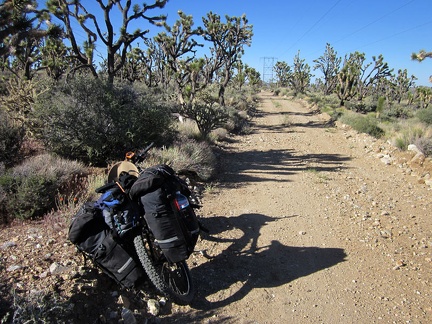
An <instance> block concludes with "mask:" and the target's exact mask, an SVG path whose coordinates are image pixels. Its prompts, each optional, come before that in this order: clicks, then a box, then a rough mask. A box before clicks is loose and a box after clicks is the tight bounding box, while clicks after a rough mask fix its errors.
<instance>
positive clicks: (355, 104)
mask: <svg viewBox="0 0 432 324" xmlns="http://www.w3.org/2000/svg"><path fill="white" fill-rule="evenodd" d="M344 105H345V108H347V109H349V110H352V111H355V112H358V113H362V114H365V113H368V112H372V111H375V110H376V107H377V102H376V100H372V99H371V98H370V97H367V98H365V99H363V100H362V101H357V100H353V101H346V102H345V104H344Z"/></svg>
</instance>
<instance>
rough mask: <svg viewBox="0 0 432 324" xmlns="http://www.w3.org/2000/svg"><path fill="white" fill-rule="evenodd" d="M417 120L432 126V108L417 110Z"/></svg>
mask: <svg viewBox="0 0 432 324" xmlns="http://www.w3.org/2000/svg"><path fill="white" fill-rule="evenodd" d="M417 118H418V119H419V120H420V121H421V122H423V123H425V124H427V125H432V108H428V109H422V110H419V111H418V112H417Z"/></svg>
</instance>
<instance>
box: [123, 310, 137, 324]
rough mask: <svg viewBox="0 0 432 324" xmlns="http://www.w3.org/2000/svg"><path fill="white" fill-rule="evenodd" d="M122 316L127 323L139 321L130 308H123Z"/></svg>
mask: <svg viewBox="0 0 432 324" xmlns="http://www.w3.org/2000/svg"><path fill="white" fill-rule="evenodd" d="M121 316H122V319H123V322H124V323H125V324H136V322H137V321H136V319H135V315H134V314H133V313H132V311H131V310H130V309H129V308H123V309H122V313H121Z"/></svg>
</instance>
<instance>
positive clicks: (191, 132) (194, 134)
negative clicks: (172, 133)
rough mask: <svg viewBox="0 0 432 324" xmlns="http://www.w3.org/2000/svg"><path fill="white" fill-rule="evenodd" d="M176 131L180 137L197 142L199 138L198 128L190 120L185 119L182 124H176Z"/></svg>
mask: <svg viewBox="0 0 432 324" xmlns="http://www.w3.org/2000/svg"><path fill="white" fill-rule="evenodd" d="M177 131H178V132H179V134H180V136H183V137H186V138H190V139H196V140H198V139H199V138H200V137H201V134H200V131H199V129H198V126H197V124H196V122H195V121H193V120H192V119H188V118H187V119H185V120H184V121H183V122H178V123H177Z"/></svg>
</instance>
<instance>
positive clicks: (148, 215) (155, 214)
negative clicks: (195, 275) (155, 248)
mask: <svg viewBox="0 0 432 324" xmlns="http://www.w3.org/2000/svg"><path fill="white" fill-rule="evenodd" d="M176 194H183V195H184V196H186V197H187V196H190V194H191V193H190V191H189V189H188V187H187V184H186V183H185V182H184V181H183V180H181V179H180V178H179V177H177V176H176V175H175V172H174V170H173V169H172V168H170V167H169V166H167V165H157V166H154V167H150V168H147V169H145V170H144V171H143V172H142V173H141V175H140V176H139V178H138V179H137V180H136V181H135V183H134V184H133V186H132V188H131V190H130V192H129V195H130V196H131V198H132V199H133V200H136V199H139V200H140V201H141V203H142V205H143V207H144V211H145V214H144V217H145V219H146V221H147V224H148V226H149V228H150V230H151V231H152V233H153V235H154V237H155V241H156V243H157V244H158V245H159V247H160V248H161V249H162V252H163V253H164V255H165V257H166V258H167V259H168V261H170V262H179V261H183V260H186V259H187V258H188V257H189V256H190V254H191V253H192V252H193V250H194V247H195V244H196V242H197V240H198V235H199V231H200V230H199V224H198V220H197V218H196V215H195V212H194V211H193V209H192V207H190V206H188V207H186V208H185V209H183V210H182V211H179V210H178V208H176V204H175V198H176Z"/></svg>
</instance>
